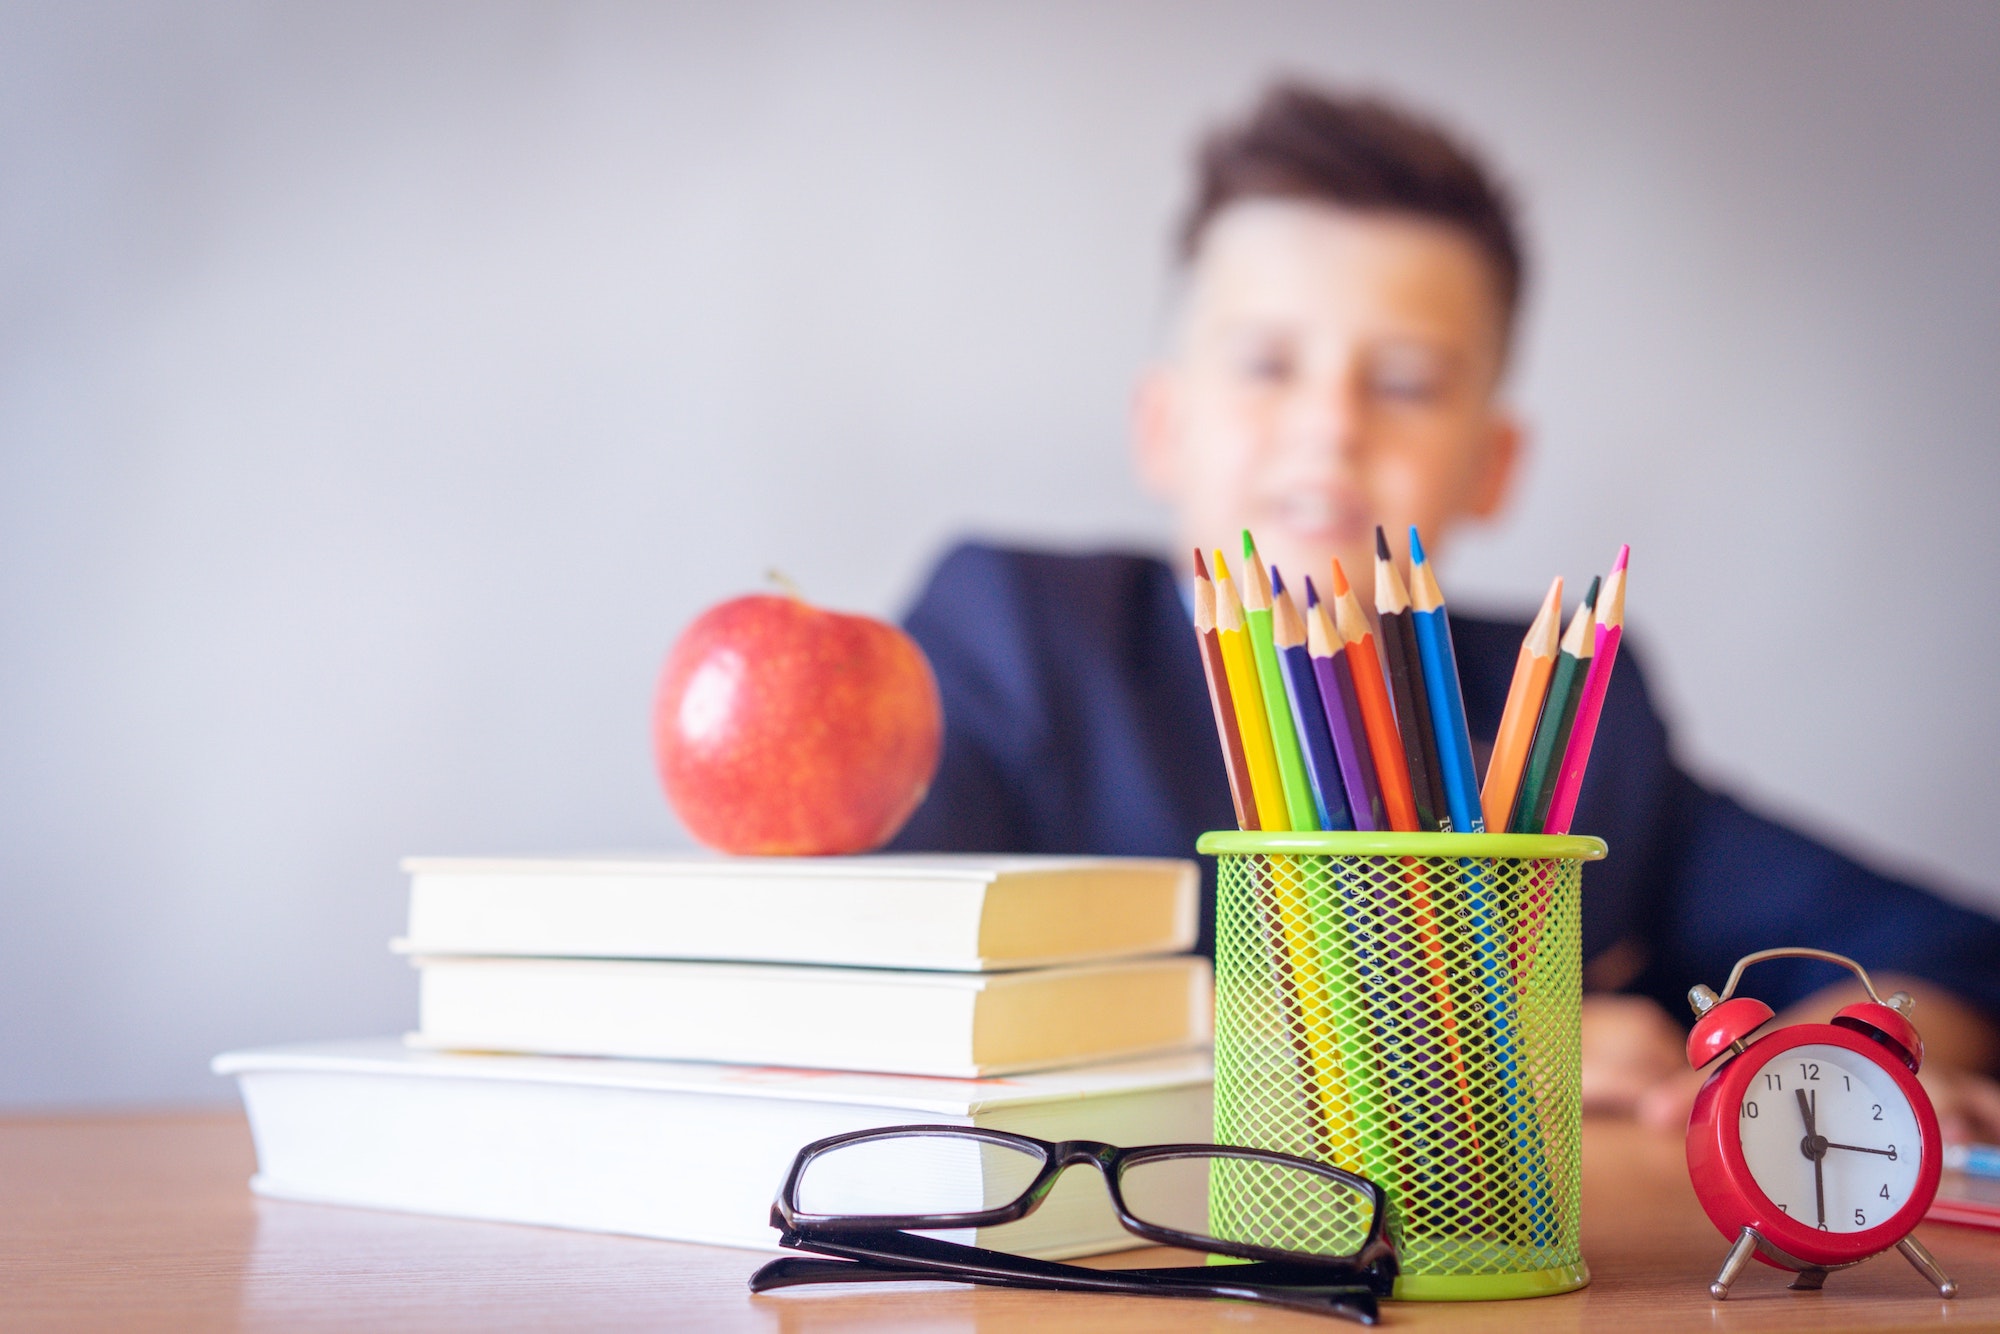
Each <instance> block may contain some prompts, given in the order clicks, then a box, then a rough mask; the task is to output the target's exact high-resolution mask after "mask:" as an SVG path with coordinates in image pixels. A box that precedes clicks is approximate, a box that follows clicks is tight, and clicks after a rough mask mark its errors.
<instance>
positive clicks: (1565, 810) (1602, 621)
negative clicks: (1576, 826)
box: [1542, 546, 1632, 834]
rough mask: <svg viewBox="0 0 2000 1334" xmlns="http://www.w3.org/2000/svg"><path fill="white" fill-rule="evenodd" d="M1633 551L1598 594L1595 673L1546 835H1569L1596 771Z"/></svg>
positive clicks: (1622, 552) (1581, 704) (1587, 682)
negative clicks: (1594, 755)
mask: <svg viewBox="0 0 2000 1334" xmlns="http://www.w3.org/2000/svg"><path fill="white" fill-rule="evenodd" d="M1631 554H1632V548H1631V547H1629V546H1623V547H1620V548H1618V560H1617V561H1616V562H1615V563H1614V564H1613V565H1612V567H1611V573H1610V574H1608V575H1606V576H1605V579H1604V589H1603V591H1602V592H1600V593H1599V594H1598V595H1597V652H1596V654H1595V655H1594V656H1593V657H1592V658H1591V660H1590V674H1589V675H1588V676H1586V677H1584V678H1583V694H1582V696H1581V697H1580V698H1579V699H1578V700H1577V702H1576V723H1575V725H1574V726H1572V727H1571V728H1570V733H1569V749H1568V750H1566V751H1564V752H1563V762H1562V769H1561V770H1560V771H1559V772H1558V773H1557V774H1556V787H1555V796H1554V797H1552V798H1551V799H1550V801H1549V819H1548V823H1547V824H1545V825H1543V826H1542V832H1543V833H1544V834H1567V833H1568V832H1569V823H1570V821H1571V820H1573V819H1575V818H1576V803H1577V799H1578V798H1579V797H1581V796H1582V795H1583V773H1584V770H1585V769H1587V768H1588V767H1589V766H1590V743H1591V742H1592V741H1594V740H1596V738H1597V720H1598V718H1599V717H1601V716H1602V715H1603V713H1604V693H1605V691H1607V690H1609V689H1610V688H1611V669H1612V668H1613V667H1615V666H1617V665H1618V641H1619V640H1620V639H1622V638H1624V635H1625V561H1626V559H1627V558H1628V557H1629V556H1630V555H1631Z"/></svg>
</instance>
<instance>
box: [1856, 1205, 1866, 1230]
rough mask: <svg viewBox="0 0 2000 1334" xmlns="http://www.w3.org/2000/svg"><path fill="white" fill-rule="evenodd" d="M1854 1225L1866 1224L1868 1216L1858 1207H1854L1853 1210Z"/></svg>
mask: <svg viewBox="0 0 2000 1334" xmlns="http://www.w3.org/2000/svg"><path fill="white" fill-rule="evenodd" d="M1854 1226H1856V1227H1867V1226H1868V1216H1867V1215H1866V1214H1864V1213H1862V1212H1861V1211H1860V1210H1859V1209H1856V1210H1855V1211H1854Z"/></svg>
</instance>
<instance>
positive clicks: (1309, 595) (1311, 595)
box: [1306, 575, 1319, 611]
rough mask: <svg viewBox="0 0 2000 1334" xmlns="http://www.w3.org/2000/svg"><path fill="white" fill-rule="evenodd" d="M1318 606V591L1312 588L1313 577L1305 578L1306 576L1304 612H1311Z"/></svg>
mask: <svg viewBox="0 0 2000 1334" xmlns="http://www.w3.org/2000/svg"><path fill="white" fill-rule="evenodd" d="M1318 605H1319V590H1318V589H1317V588H1314V587H1313V577H1312V576H1311V575H1307V576H1306V610H1307V611H1311V610H1312V609H1313V608H1314V607H1317V606H1318Z"/></svg>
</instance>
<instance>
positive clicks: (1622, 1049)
mask: <svg viewBox="0 0 2000 1334" xmlns="http://www.w3.org/2000/svg"><path fill="white" fill-rule="evenodd" d="M1693 1073H1694V1072H1693V1071H1691V1070H1689V1069H1688V1067H1687V1035H1686V1034H1685V1033H1683V1032H1682V1031H1681V1028H1680V1026H1679V1025H1678V1024H1676V1023H1675V1022H1674V1021H1673V1020H1672V1019H1669V1018H1668V1017H1667V1012H1666V1011H1665V1010H1663V1009H1661V1008H1660V1007H1659V1004H1658V1003H1657V1002H1655V1001H1652V1000H1649V999H1647V998H1646V997H1644V996H1614V995H1593V996H1585V997H1584V998H1583V1110H1584V1111H1585V1112H1587V1113H1591V1114H1600V1115H1602V1114H1608V1115H1612V1116H1632V1115H1634V1114H1636V1113H1637V1112H1638V1110H1639V1105H1640V1103H1641V1101H1642V1100H1644V1099H1645V1098H1646V1097H1647V1096H1648V1094H1650V1093H1652V1092H1653V1091H1654V1090H1656V1089H1658V1088H1660V1087H1661V1086H1662V1085H1665V1084H1669V1083H1671V1082H1672V1081H1674V1079H1675V1078H1676V1077H1677V1076H1680V1075H1691V1074H1693ZM1700 1086H1701V1084H1700V1081H1699V1080H1696V1081H1695V1087H1696V1088H1699V1087H1700ZM1693 1098H1694V1094H1693V1092H1692V1091H1690V1092H1689V1093H1688V1099H1689V1102H1690V1103H1692V1101H1693Z"/></svg>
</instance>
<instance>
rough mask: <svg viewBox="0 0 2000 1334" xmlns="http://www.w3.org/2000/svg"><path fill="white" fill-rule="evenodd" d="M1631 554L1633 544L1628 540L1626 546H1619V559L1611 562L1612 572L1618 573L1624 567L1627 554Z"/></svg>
mask: <svg viewBox="0 0 2000 1334" xmlns="http://www.w3.org/2000/svg"><path fill="white" fill-rule="evenodd" d="M1631 554H1632V544H1631V543H1630V542H1627V543H1626V544H1625V545H1624V546H1621V547H1619V548H1618V559H1617V560H1615V561H1613V562H1611V573H1613V574H1616V573H1618V572H1619V571H1620V570H1622V569H1624V568H1625V558H1626V557H1627V556H1630V555H1631Z"/></svg>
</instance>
